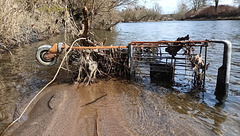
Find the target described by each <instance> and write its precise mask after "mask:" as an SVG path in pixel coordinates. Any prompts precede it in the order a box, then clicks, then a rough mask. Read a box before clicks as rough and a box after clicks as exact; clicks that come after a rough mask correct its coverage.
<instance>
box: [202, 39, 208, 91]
mask: <svg viewBox="0 0 240 136" xmlns="http://www.w3.org/2000/svg"><path fill="white" fill-rule="evenodd" d="M206 44H207V45H206V46H205V58H204V59H205V61H204V77H203V88H205V80H206V64H207V49H208V43H206Z"/></svg>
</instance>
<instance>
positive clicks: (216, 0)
mask: <svg viewBox="0 0 240 136" xmlns="http://www.w3.org/2000/svg"><path fill="white" fill-rule="evenodd" d="M214 2H215V12H217V8H218V4H219V0H214Z"/></svg>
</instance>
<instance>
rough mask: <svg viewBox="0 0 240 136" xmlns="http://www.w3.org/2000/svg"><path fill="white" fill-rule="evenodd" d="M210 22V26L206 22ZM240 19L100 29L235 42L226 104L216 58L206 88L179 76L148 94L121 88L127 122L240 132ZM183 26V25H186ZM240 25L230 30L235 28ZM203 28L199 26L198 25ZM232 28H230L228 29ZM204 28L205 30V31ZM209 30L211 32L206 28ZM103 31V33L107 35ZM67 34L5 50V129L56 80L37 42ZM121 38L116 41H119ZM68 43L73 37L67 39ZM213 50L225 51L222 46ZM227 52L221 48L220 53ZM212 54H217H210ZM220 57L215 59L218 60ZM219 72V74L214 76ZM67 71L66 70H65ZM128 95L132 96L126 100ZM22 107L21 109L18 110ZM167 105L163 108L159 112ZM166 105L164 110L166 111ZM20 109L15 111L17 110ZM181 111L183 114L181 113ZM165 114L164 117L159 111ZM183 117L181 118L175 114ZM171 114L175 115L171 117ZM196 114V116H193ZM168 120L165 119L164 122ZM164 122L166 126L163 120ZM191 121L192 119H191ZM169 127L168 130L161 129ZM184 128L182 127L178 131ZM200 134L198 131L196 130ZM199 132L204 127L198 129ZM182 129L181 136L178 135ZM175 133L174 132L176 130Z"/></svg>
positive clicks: (152, 131)
mask: <svg viewBox="0 0 240 136" xmlns="http://www.w3.org/2000/svg"><path fill="white" fill-rule="evenodd" d="M206 24H208V25H206ZM239 26H240V22H239V21H220V22H219V21H216V22H214V21H197V22H192V21H183V22H156V23H124V24H119V25H117V27H116V29H115V31H114V32H104V33H101V32H100V31H98V32H96V33H98V34H100V36H99V37H100V38H102V39H103V38H105V37H108V40H109V43H108V44H113V43H114V41H115V45H126V44H127V43H129V42H131V41H137V40H141V41H142V40H148V41H150V40H153V41H157V40H175V39H176V37H179V36H184V35H186V34H190V36H191V35H192V39H194V40H203V39H212V38H216V39H222V38H223V37H224V39H228V40H230V41H232V42H233V59H232V71H231V72H232V73H231V79H230V80H231V81H230V82H231V84H230V91H229V96H228V98H227V100H226V102H225V104H224V105H221V106H217V103H218V102H217V100H215V96H214V95H213V93H214V85H215V80H214V77H216V73H215V72H214V69H216V68H217V67H219V65H220V64H221V62H216V64H214V63H213V67H212V69H211V68H210V74H212V75H211V76H212V77H213V80H212V81H213V83H211V82H210V83H209V84H207V89H206V92H205V93H202V92H190V91H189V89H188V86H187V85H186V82H184V80H182V79H179V81H182V82H180V83H181V84H182V86H180V87H179V86H175V87H173V89H168V90H166V89H162V88H161V87H159V86H155V85H153V84H150V85H147V86H146V87H143V88H142V90H143V92H144V93H143V94H142V95H139V96H138V97H134V96H132V95H128V93H130V94H131V92H127V91H126V92H125V93H120V95H121V102H123V103H124V101H126V103H124V104H125V105H126V106H124V108H123V110H122V112H123V113H124V114H128V116H126V118H127V123H129V124H136V125H133V126H132V129H133V130H135V132H138V134H140V135H159V133H161V134H163V135H164V133H166V132H160V131H159V130H168V133H166V135H171V134H172V133H169V132H171V129H172V128H173V127H174V121H175V120H178V119H179V118H183V119H184V118H186V122H183V124H185V123H190V124H192V125H193V124H195V125H196V126H197V127H207V129H208V130H209V131H210V132H212V133H210V134H209V133H208V134H209V135H236V136H237V135H239V133H240V96H239V94H240V93H239V88H240V87H239V85H240V82H239V81H240V79H239V77H240V76H239V73H240V72H239V69H240V68H239V67H240V66H239V63H240V62H239V59H238V58H239V57H238V56H239V55H240V53H239V46H238V45H239V43H240V41H239V38H240V33H239V32H240V30H239V31H238V30H237V29H239V28H240V27H239ZM180 27H183V28H184V29H183V28H182V29H180ZM232 27H234V28H236V29H230V28H232ZM195 28H197V29H195ZM225 30H227V32H225ZM203 31H204V32H203ZM206 32H208V33H206ZM101 34H103V35H101ZM63 39H64V37H63V36H57V37H54V38H51V39H50V40H48V41H42V42H39V43H33V44H30V45H22V46H21V47H19V48H16V49H14V50H13V51H12V53H13V56H10V55H9V54H4V55H2V56H1V59H0V129H1V130H2V129H3V128H4V127H6V125H8V123H9V122H10V121H11V120H12V119H13V117H16V116H17V114H16V112H15V111H18V109H19V108H20V107H22V105H24V104H23V103H22V102H23V101H24V103H26V101H29V98H32V97H33V96H34V94H36V93H37V92H38V91H39V90H40V88H41V87H43V86H44V85H45V84H46V83H47V82H48V81H50V80H51V79H52V77H53V75H54V74H55V71H56V68H57V65H59V63H58V64H57V65H56V66H55V67H44V66H41V65H40V64H38V63H37V62H36V60H35V51H36V49H37V47H39V46H40V45H43V44H50V45H52V44H53V43H55V42H59V41H63ZM114 39H115V40H114ZM67 43H68V42H67ZM211 48H213V49H216V50H215V51H213V52H212V53H210V54H212V55H213V56H214V53H215V54H219V52H218V51H217V50H221V49H220V48H219V47H216V46H213V47H211ZM220 54H221V53H220ZM210 58H211V57H210ZM210 61H212V62H214V61H215V60H214V58H213V57H212V60H210ZM214 75H215V76H214ZM60 76H61V74H60ZM125 99H127V100H125ZM16 109H17V110H16ZM159 109H161V111H162V113H160V114H159V113H158V110H159ZM162 109H164V110H162ZM14 113H15V114H14ZM176 113H177V114H176ZM158 115H159V116H158ZM175 116H177V117H175ZM167 118H172V119H171V120H167V121H166V119H167ZM189 118H190V119H189ZM164 121H165V122H164ZM162 122H164V123H165V125H159V124H161V123H162ZM188 125H189V124H188ZM161 127H165V129H160V128H161ZM180 128H181V126H176V127H175V131H174V132H175V133H178V132H179V133H178V134H181V132H182V131H188V132H191V130H190V129H189V130H188V128H187V127H186V128H184V129H186V130H181V129H180ZM176 130H178V131H176ZM193 133H194V132H193ZM196 133H199V132H196ZM178 134H176V135H178ZM173 135H174V134H173Z"/></svg>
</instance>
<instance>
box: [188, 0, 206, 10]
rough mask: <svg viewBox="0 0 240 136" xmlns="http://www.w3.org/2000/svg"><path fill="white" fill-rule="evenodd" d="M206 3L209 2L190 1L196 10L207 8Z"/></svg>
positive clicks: (202, 0)
mask: <svg viewBox="0 0 240 136" xmlns="http://www.w3.org/2000/svg"><path fill="white" fill-rule="evenodd" d="M206 1H207V0H190V2H191V3H192V6H193V9H194V10H198V9H200V8H202V7H204V6H206Z"/></svg>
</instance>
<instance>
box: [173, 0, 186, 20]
mask: <svg viewBox="0 0 240 136" xmlns="http://www.w3.org/2000/svg"><path fill="white" fill-rule="evenodd" d="M187 11H188V6H187V4H186V3H185V2H183V1H181V2H180V3H179V4H178V11H177V13H176V14H175V17H174V18H175V19H183V18H184V16H185V14H186V13H187Z"/></svg>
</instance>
